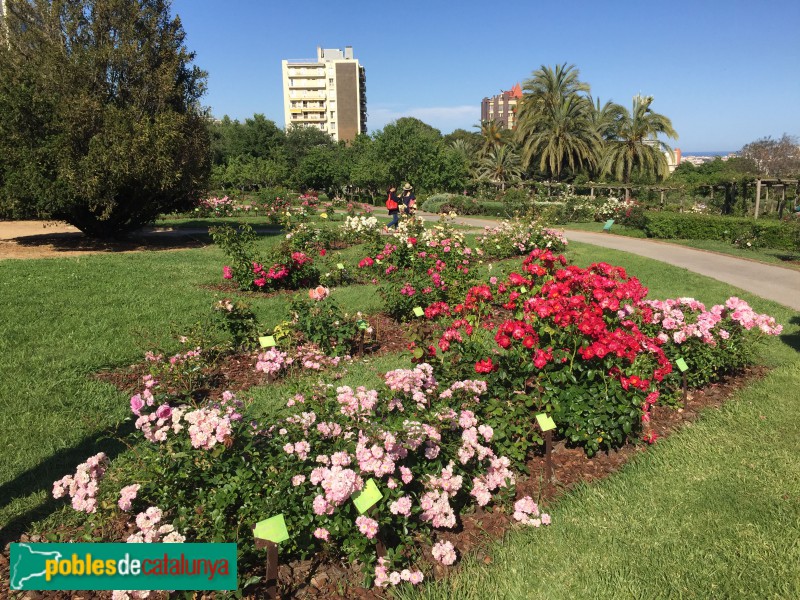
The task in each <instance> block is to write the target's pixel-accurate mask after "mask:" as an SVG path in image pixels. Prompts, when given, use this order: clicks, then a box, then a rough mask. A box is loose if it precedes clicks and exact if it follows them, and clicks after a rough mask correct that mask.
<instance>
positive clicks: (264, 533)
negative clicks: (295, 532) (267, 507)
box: [253, 515, 289, 544]
mask: <svg viewBox="0 0 800 600" xmlns="http://www.w3.org/2000/svg"><path fill="white" fill-rule="evenodd" d="M253 536H254V537H257V538H259V539H262V540H267V541H270V542H275V543H276V544H280V543H281V542H285V541H286V540H288V539H289V532H288V531H287V530H286V521H284V520H283V515H275V516H274V517H270V518H269V519H264V520H263V521H259V522H258V523H256V528H255V529H254V530H253Z"/></svg>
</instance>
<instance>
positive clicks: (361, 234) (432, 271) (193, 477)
mask: <svg viewBox="0 0 800 600" xmlns="http://www.w3.org/2000/svg"><path fill="white" fill-rule="evenodd" d="M206 204H208V203H206ZM223 204H224V202H223ZM208 206H211V207H212V210H217V209H218V207H219V206H220V202H219V201H216V202H214V203H212V204H208ZM272 206H273V209H272V210H273V213H272V214H268V215H265V216H264V219H265V220H270V221H271V222H273V223H275V224H276V225H280V227H281V228H280V230H279V231H277V230H274V232H273V233H270V234H268V235H267V236H263V235H259V234H257V233H256V232H255V231H254V230H253V229H252V228H250V227H249V226H247V225H244V226H242V225H235V226H231V225H229V224H224V223H223V224H221V225H220V226H219V227H217V228H215V229H212V237H213V240H214V242H215V246H214V247H210V248H207V249H205V250H199V251H197V250H194V251H185V252H184V253H178V254H187V255H188V254H192V256H193V259H192V265H193V266H192V268H193V269H196V271H197V272H198V273H200V274H199V275H197V276H192V277H191V278H190V281H191V282H192V283H187V284H186V286H187V287H188V288H191V289H189V290H187V291H184V292H182V293H183V294H184V295H185V294H192V295H193V296H195V298H194V299H193V300H192V301H191V302H190V303H189V305H191V310H190V309H189V305H186V304H185V303H184V305H183V308H182V309H181V311H182V312H183V314H180V315H175V314H174V313H171V317H173V318H172V319H164V318H163V316H161V317H159V319H157V320H155V321H153V320H151V321H150V323H151V324H152V323H155V322H156V321H160V322H162V326H161V328H162V329H163V330H162V331H158V332H153V331H148V332H146V333H145V335H143V336H142V338H141V339H140V341H139V344H138V345H139V348H140V354H139V358H138V359H136V357H135V356H132V362H133V364H131V366H129V367H122V365H123V364H125V363H124V362H123V363H120V362H117V361H115V362H114V364H109V365H107V367H106V368H105V369H102V372H99V373H97V372H95V374H94V375H93V376H91V379H92V380H93V381H94V383H93V384H92V385H101V386H105V388H111V389H112V390H113V391H112V392H111V395H110V397H113V398H114V399H115V400H114V401H115V402H118V403H119V404H118V405H117V406H114V407H113V408H111V409H110V412H111V413H112V414H113V415H116V416H117V417H118V418H122V419H124V421H123V422H124V423H127V424H128V425H127V426H122V427H118V428H117V430H116V431H115V432H114V433H113V437H115V438H116V439H117V440H118V442H117V444H118V446H120V447H118V448H117V449H116V450H115V451H114V452H113V459H112V456H110V455H109V454H108V453H106V452H99V453H97V452H92V453H89V452H87V453H86V454H85V456H83V459H82V461H81V464H79V465H78V466H77V469H75V468H71V469H70V470H69V471H68V472H66V471H65V472H62V473H61V475H62V476H63V477H61V476H60V478H58V479H57V480H56V481H55V482H54V483H53V486H52V490H51V493H52V497H53V498H54V499H62V498H63V499H65V500H66V503H67V504H69V506H68V507H67V506H64V507H61V508H59V509H58V510H57V511H56V512H55V513H53V514H52V515H51V516H49V517H47V518H46V519H44V520H40V521H38V522H36V523H33V524H32V525H31V526H30V527H29V528H28V530H27V531H26V532H24V533H23V534H22V536H23V538H22V539H41V540H48V541H70V540H72V541H116V542H128V543H135V542H138V543H151V542H159V541H160V542H176V543H180V542H184V541H209V542H210V541H218V542H221V541H235V542H237V544H238V553H239V557H238V569H239V586H240V593H242V594H244V595H245V596H247V595H249V596H251V597H262V596H264V595H266V594H267V593H268V586H269V582H267V573H266V572H265V569H266V566H265V565H266V561H267V559H266V553H265V551H264V549H263V547H262V546H263V542H262V543H258V544H257V540H258V539H262V540H267V541H270V542H271V543H277V546H278V550H279V554H278V556H279V563H280V566H279V569H278V582H277V587H278V593H279V595H291V594H296V595H298V596H331V595H340V596H342V597H352V596H355V595H363V596H370V595H372V596H380V595H382V594H387V593H395V594H400V595H408V594H412V591H413V590H415V589H418V588H420V586H421V589H422V590H428V592H430V593H433V592H435V590H437V589H439V588H436V587H434V586H436V585H438V584H436V583H431V581H433V580H441V581H442V584H443V585H445V586H447V585H451V584H452V585H456V584H457V583H458V582H459V581H462V580H461V579H460V578H459V577H460V573H461V572H462V571H463V572H464V573H465V575H464V577H467V576H468V573H469V570H470V569H476V568H479V569H483V568H487V567H486V564H488V563H486V564H482V563H481V562H480V560H478V561H477V562H476V557H481V556H483V557H484V558H486V560H488V556H489V554H487V553H489V552H490V548H491V547H492V544H493V541H492V540H493V539H494V538H499V537H502V536H503V535H504V534H506V535H508V534H513V535H517V536H519V535H522V536H524V537H525V539H529V540H530V541H529V542H528V543H532V544H545V543H547V542H546V541H545V540H547V539H548V538H547V537H546V536H549V535H551V534H550V533H549V532H550V531H553V530H557V529H558V528H559V527H561V526H562V524H561V523H560V520H559V514H561V515H564V512H563V511H564V510H566V511H569V508H561V507H562V506H567V507H568V506H569V503H570V500H569V498H570V497H572V498H575V497H576V496H575V494H576V491H575V490H573V491H570V490H572V489H573V488H574V487H575V485H577V484H579V483H580V482H581V481H588V480H590V479H592V478H593V477H591V476H589V475H587V474H590V473H592V472H593V469H599V471H600V475H603V474H608V473H609V472H611V471H614V470H617V468H618V467H620V466H621V464H622V463H623V462H625V461H626V460H627V459H628V458H629V457H631V456H634V455H639V454H641V453H642V451H644V450H646V452H644V454H645V455H649V454H651V453H655V455H656V456H657V455H658V452H659V451H660V445H661V444H662V443H664V439H665V438H664V434H665V433H669V432H670V431H671V430H673V429H675V428H676V427H677V425H676V423H680V422H682V420H683V418H684V416H685V415H684V416H682V415H683V413H684V411H685V410H686V411H688V409H689V405H691V404H692V402H693V401H694V400H695V399H697V398H703V397H705V395H708V394H709V393H711V395H712V396H713V395H714V394H713V391H714V390H716V389H727V388H726V387H725V386H726V385H727V386H730V387H731V388H736V387H741V386H744V385H746V384H747V383H748V381H750V382H752V381H755V379H758V378H759V377H762V376H763V374H764V369H763V368H756V369H754V367H757V366H758V365H763V364H769V363H770V361H772V364H770V366H775V365H776V364H778V363H777V362H776V361H775V359H774V355H776V353H777V352H778V351H777V350H775V348H776V342H777V339H776V338H777V336H779V334H781V332H782V328H783V327H782V324H781V323H779V320H780V319H779V320H776V319H775V318H773V316H770V315H769V314H762V313H761V312H759V311H758V310H755V309H754V308H752V307H751V305H750V304H749V303H748V302H747V301H745V300H743V299H741V298H740V297H737V296H735V295H718V292H720V291H726V290H725V286H721V285H719V286H716V287H713V290H712V293H710V294H705V293H701V294H698V293H697V292H698V291H701V292H704V290H699V289H698V288H697V286H696V283H695V284H694V285H688V284H687V282H686V280H685V278H682V277H678V278H676V279H674V280H670V279H669V277H667V276H665V275H664V274H663V273H662V271H663V270H664V268H665V267H663V265H662V266H661V267H652V266H649V265H646V264H644V263H645V262H646V261H638V262H637V261H633V263H632V264H633V265H634V268H626V266H623V265H621V264H616V263H617V262H618V261H617V260H616V259H618V258H622V255H620V256H617V257H614V258H612V259H607V260H600V259H598V260H595V259H594V256H595V255H598V258H601V256H600V254H602V253H600V252H599V251H598V249H594V250H591V249H590V247H583V248H582V249H579V250H577V251H576V250H573V246H572V245H571V244H569V243H568V239H567V238H566V237H565V236H564V233H563V232H561V231H559V230H557V229H554V228H552V227H550V226H549V224H548V223H546V222H543V221H542V220H541V219H535V218H532V217H528V218H518V219H512V220H508V221H500V222H498V224H497V226H496V227H493V228H487V229H486V230H485V231H482V232H477V233H476V232H470V231H467V230H465V229H464V228H463V227H459V226H457V225H455V224H454V222H453V220H452V219H450V218H448V217H447V216H445V215H442V218H441V220H440V221H437V222H433V221H427V222H426V221H425V219H424V218H410V219H404V220H403V221H402V223H401V226H400V228H399V229H398V231H396V232H392V233H388V234H387V233H384V232H382V225H383V223H382V222H381V221H379V220H378V219H376V218H375V217H373V216H371V214H370V212H371V211H370V209H369V207H362V206H360V205H351V206H349V207H347V208H346V210H344V208H345V207H339V211H338V212H337V210H336V208H337V207H334V206H323V205H321V204H320V203H319V202H318V201H317V200H316V199H315V198H309V197H301V198H298V199H296V200H294V199H293V200H291V201H285V202H277V203H274V204H273V205H272ZM275 207H277V208H275ZM606 254H608V252H606ZM96 260H99V261H100V262H101V263H102V260H101V259H96ZM628 262H630V261H628ZM156 264H157V263H156ZM581 264H582V265H584V266H579V265H581ZM98 265H99V268H101V269H102V270H105V269H107V268H108V267H109V266H111V265H107V266H102V265H100V263H98ZM164 266H165V267H166V265H164ZM166 268H168V267H166ZM183 268H185V267H181V269H183ZM667 271H668V269H667ZM639 272H643V273H646V274H649V276H650V277H651V278H652V279H653V280H652V281H648V278H647V277H646V276H639ZM164 277H168V275H167V274H166V273H165V272H162V271H158V270H155V271H153V272H151V273H149V274H148V275H147V278H148V279H150V280H155V282H154V283H153V285H154V286H158V285H159V283H158V280H160V279H162V278H164ZM652 287H656V288H658V289H659V290H660V291H661V290H666V289H670V290H673V293H672V294H671V297H668V296H667V295H666V294H654V293H652V292H650V291H649V288H652ZM156 289H157V287H154V288H153V290H152V292H151V293H153V294H158V293H159V292H157V291H156ZM695 295H704V296H706V297H709V296H712V297H713V298H711V300H712V301H711V302H705V303H704V302H701V301H700V300H699V299H695V298H694V297H693V296H695ZM136 297H137V298H142V299H144V298H146V297H147V294H145V295H144V297H143V296H141V295H138V294H137V295H136ZM196 297H199V298H200V300H199V301H195V300H197V298H196ZM157 302H168V300H167V299H162V300H159V301H157ZM203 305H205V306H206V307H207V308H206V309H203V308H202V306H203ZM774 306H777V305H774ZM783 314H785V312H784V313H783ZM165 320H166V321H168V322H167V323H164V321H165ZM165 330H169V331H168V333H167V331H165ZM153 338H155V340H157V341H153ZM145 339H149V340H150V341H149V342H148V343H145V342H144V340H145ZM773 340H774V341H773ZM778 345H780V344H779V343H778ZM770 349H772V350H770ZM770 353H772V354H770ZM96 371H97V370H96ZM98 379H99V380H100V381H99V382H98ZM751 385H752V383H751ZM726 393H727V392H726ZM717 395H719V394H717ZM122 398H124V400H121V399H122ZM77 400H78V402H80V399H77ZM712 404H713V403H712ZM717 404H718V402H717ZM77 410H79V411H80V409H77ZM760 410H764V409H760ZM123 411H124V413H127V416H126V415H125V414H124V413H123ZM660 419H661V421H660ZM548 423H550V424H551V425H548ZM664 423H667V424H671V425H669V426H666V425H664ZM126 427H127V429H126ZM677 437H680V436H677ZM545 439H549V440H552V444H551V443H547V444H545ZM676 445H678V446H679V445H680V440H679V441H678V442H676ZM568 457H569V459H570V460H569V461H568V460H567V458H568ZM609 457H621V458H618V459H617V458H615V459H614V460H618V462H617V463H614V464H613V465H612V466H611V467H607V466H602V465H604V464H605V463H604V462H603V461H608V460H609ZM642 460H645V459H644V458H643V457H642V456H637V458H636V460H635V461H634V462H637V463H638V462H640V461H642ZM570 461H571V462H570ZM76 462H77V461H76ZM568 462H569V464H567V463H568ZM73 464H75V463H73ZM576 465H577V466H576ZM626 469H627V467H626ZM626 472H627V471H626ZM624 477H625V475H624V474H623V475H618V476H616V478H617V479H618V478H624ZM612 479H614V478H612ZM577 489H578V490H580V489H581V488H580V487H578V488H577ZM565 494H566V496H565ZM565 498H567V499H565ZM50 502H51V503H52V500H51V501H50ZM53 508H56V507H55V506H54V507H53ZM559 511H561V512H559ZM563 518H564V519H565V520H569V516H568V515H565V516H564V517H563ZM261 526H264V527H265V529H264V530H263V531H268V533H259V532H260V531H262V530H261V529H260V527H261ZM574 526H575V525H574V524H573V525H572V527H574ZM254 527H255V528H256V531H255V535H254ZM477 531H484V534H483V535H481V536H476V532H477ZM31 536H33V537H31ZM476 537H479V539H477V541H476ZM7 541H8V540H7ZM587 552H591V550H587ZM462 563H465V564H463V565H462ZM476 565H480V566H476ZM448 582H450V583H448ZM460 589H463V588H460ZM418 591H419V590H418ZM428 592H424V591H423V592H422V593H428ZM160 593H161V592H153V593H152V596H151V597H156V596H157V595H158V594H160ZM161 594H163V593H161ZM147 596H148V592H135V591H130V592H114V597H147Z"/></svg>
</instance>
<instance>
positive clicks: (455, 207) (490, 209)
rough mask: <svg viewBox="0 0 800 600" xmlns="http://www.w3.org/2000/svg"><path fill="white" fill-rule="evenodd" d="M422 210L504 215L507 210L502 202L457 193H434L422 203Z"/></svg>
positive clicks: (494, 215)
mask: <svg viewBox="0 0 800 600" xmlns="http://www.w3.org/2000/svg"><path fill="white" fill-rule="evenodd" d="M421 208H422V210H424V211H426V212H432V213H441V212H451V211H453V212H456V213H458V214H459V215H486V216H490V217H506V216H508V214H509V213H508V210H507V208H506V205H505V204H504V203H503V202H493V201H491V200H483V199H481V198H475V197H472V196H462V195H458V194H434V195H433V196H431V197H430V198H428V199H427V200H426V201H425V202H423V203H422V206H421Z"/></svg>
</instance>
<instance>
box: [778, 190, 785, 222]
mask: <svg viewBox="0 0 800 600" xmlns="http://www.w3.org/2000/svg"><path fill="white" fill-rule="evenodd" d="M785 204H786V186H785V185H782V186H781V203H780V204H778V218H779V219H782V218H783V207H784V205H785Z"/></svg>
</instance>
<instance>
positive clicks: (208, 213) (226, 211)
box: [195, 196, 236, 217]
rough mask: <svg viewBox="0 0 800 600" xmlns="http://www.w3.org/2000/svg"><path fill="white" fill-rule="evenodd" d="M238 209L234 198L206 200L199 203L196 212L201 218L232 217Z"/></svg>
mask: <svg viewBox="0 0 800 600" xmlns="http://www.w3.org/2000/svg"><path fill="white" fill-rule="evenodd" d="M235 209H236V204H235V202H234V201H233V199H232V198H228V197H227V196H225V197H223V198H217V197H213V198H204V199H202V200H200V201H198V203H197V207H196V208H195V212H196V213H198V215H199V216H201V217H230V216H231V215H232V214H233V213H234V211H235Z"/></svg>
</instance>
